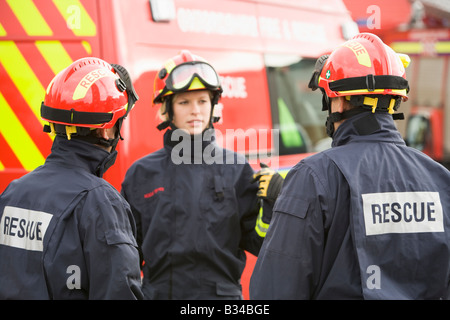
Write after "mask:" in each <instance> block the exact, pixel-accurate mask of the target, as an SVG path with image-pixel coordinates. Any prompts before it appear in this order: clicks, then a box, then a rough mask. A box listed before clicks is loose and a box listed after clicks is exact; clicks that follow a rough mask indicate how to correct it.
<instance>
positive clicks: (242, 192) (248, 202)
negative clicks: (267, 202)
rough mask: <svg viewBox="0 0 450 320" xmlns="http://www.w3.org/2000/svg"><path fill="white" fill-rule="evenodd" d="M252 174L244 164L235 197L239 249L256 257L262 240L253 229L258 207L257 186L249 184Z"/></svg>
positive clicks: (247, 165)
mask: <svg viewBox="0 0 450 320" xmlns="http://www.w3.org/2000/svg"><path fill="white" fill-rule="evenodd" d="M253 173H254V171H253V169H252V168H251V167H250V165H249V164H248V163H246V164H245V166H244V170H243V171H242V172H241V176H240V178H239V181H238V182H237V184H236V196H237V198H238V207H239V211H240V216H241V242H240V247H241V248H242V249H244V250H247V251H248V252H250V253H252V254H253V255H255V256H257V255H258V253H259V250H260V248H261V245H262V242H263V240H264V238H263V237H261V236H259V235H258V233H257V232H256V229H255V227H256V223H257V218H258V214H259V208H260V206H259V202H258V198H257V196H256V193H257V192H258V184H257V183H256V182H254V183H252V182H251V181H252V179H253Z"/></svg>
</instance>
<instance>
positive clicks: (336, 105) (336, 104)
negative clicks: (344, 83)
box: [331, 97, 346, 113]
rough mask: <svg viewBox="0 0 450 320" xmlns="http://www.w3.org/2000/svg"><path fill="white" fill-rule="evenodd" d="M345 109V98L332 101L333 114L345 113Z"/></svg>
mask: <svg viewBox="0 0 450 320" xmlns="http://www.w3.org/2000/svg"><path fill="white" fill-rule="evenodd" d="M344 110H346V109H345V98H344V97H336V98H332V100H331V111H332V112H339V113H342V112H344Z"/></svg>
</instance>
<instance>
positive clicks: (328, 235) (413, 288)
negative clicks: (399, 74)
mask: <svg viewBox="0 0 450 320" xmlns="http://www.w3.org/2000/svg"><path fill="white" fill-rule="evenodd" d="M374 120H375V121H374ZM367 133H369V134H367ZM449 280H450V172H449V171H448V170H447V169H446V168H444V167H443V166H441V165H440V164H438V163H436V162H435V161H433V160H431V159H430V158H429V157H427V156H426V155H424V154H422V153H420V152H418V151H417V150H414V149H412V148H409V147H407V146H406V145H405V143H404V141H403V139H402V138H401V136H400V134H399V132H398V131H397V130H396V128H395V125H394V121H393V120H392V117H391V116H390V115H387V114H367V113H363V114H359V115H357V116H354V117H352V118H351V119H348V120H346V121H345V122H344V123H343V124H341V126H340V127H339V128H338V129H337V131H336V132H335V135H334V137H333V147H332V148H331V149H329V150H326V151H324V152H321V153H318V154H316V155H313V156H310V157H308V158H306V159H304V160H302V161H301V162H300V163H298V164H297V165H296V166H295V167H294V168H293V169H292V170H291V171H290V172H289V173H288V175H287V177H286V180H285V182H284V185H283V189H282V191H281V194H280V196H279V197H278V199H277V201H276V203H275V206H274V216H273V219H272V222H271V225H270V227H269V230H268V233H267V236H266V239H265V241H264V244H263V247H262V248H261V252H260V255H259V257H258V260H257V263H256V266H255V269H254V272H253V275H252V278H251V282H250V297H251V298H252V299H441V298H443V299H446V298H449Z"/></svg>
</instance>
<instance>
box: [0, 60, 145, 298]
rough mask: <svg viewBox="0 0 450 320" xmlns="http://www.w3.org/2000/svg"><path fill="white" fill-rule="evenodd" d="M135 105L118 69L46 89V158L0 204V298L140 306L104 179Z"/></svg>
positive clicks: (89, 68)
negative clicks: (114, 301)
mask: <svg viewBox="0 0 450 320" xmlns="http://www.w3.org/2000/svg"><path fill="white" fill-rule="evenodd" d="M137 99H138V97H137V95H136V94H135V92H134V89H133V87H132V84H131V81H130V79H129V76H128V73H127V71H126V69H125V68H123V67H122V66H119V65H110V64H108V63H106V62H105V61H103V60H101V59H98V58H94V57H89V58H82V59H79V60H77V61H75V62H73V63H72V64H71V65H69V66H68V67H67V68H66V69H64V70H62V71H61V72H60V73H58V74H57V75H56V76H55V77H54V79H53V80H52V81H51V82H50V84H49V86H48V88H47V92H46V95H45V99H44V101H43V102H42V105H41V117H42V119H43V120H44V121H48V122H49V124H48V125H45V126H44V131H46V132H51V134H53V135H56V136H55V139H54V142H53V145H52V150H51V153H50V155H49V156H48V157H47V159H46V161H45V164H44V165H42V166H40V167H38V168H36V169H35V170H34V171H32V172H31V173H29V174H27V175H25V176H23V177H21V178H20V179H17V180H15V181H13V182H11V184H10V185H9V186H8V187H7V188H6V189H5V191H4V192H3V194H2V195H1V197H0V299H27V300H28V299H33V300H34V299H38V300H41V299H42V300H45V299H142V298H143V294H142V291H141V288H140V287H141V281H140V269H139V253H138V248H137V244H136V241H135V232H136V227H135V223H134V220H133V217H132V214H131V210H130V207H129V205H128V204H127V203H126V201H125V200H124V199H123V197H122V196H121V195H120V193H119V192H118V191H117V190H116V189H114V187H113V186H111V185H110V184H109V183H108V182H106V181H105V180H104V179H103V178H102V176H103V174H104V173H105V171H106V170H107V169H108V168H109V167H110V166H111V165H112V164H113V163H114V160H115V158H116V156H117V151H116V150H115V149H116V145H117V143H118V141H119V139H120V138H121V136H120V127H121V124H122V121H123V119H124V118H125V117H126V116H127V115H128V113H129V112H130V110H131V109H132V108H133V106H134V103H135V102H136V101H137Z"/></svg>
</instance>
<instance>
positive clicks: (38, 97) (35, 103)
mask: <svg viewBox="0 0 450 320" xmlns="http://www.w3.org/2000/svg"><path fill="white" fill-rule="evenodd" d="M0 52H1V53H2V54H0V63H1V64H2V65H3V67H4V68H5V70H6V72H7V73H8V75H9V77H10V78H11V80H12V81H13V82H14V84H15V85H16V87H17V89H18V90H19V91H20V93H21V94H22V96H23V98H24V99H25V101H26V102H27V104H28V106H29V107H30V108H31V110H32V111H33V113H34V114H35V115H36V117H37V118H38V119H39V120H40V119H41V115H40V113H41V102H42V100H43V99H44V96H45V89H44V87H43V86H42V85H41V83H40V81H39V79H38V78H37V77H36V75H35V74H34V72H33V70H31V68H30V66H29V65H28V62H27V61H26V60H25V58H24V57H23V56H22V54H21V53H20V50H19V49H18V48H17V46H16V44H15V43H14V41H0ZM40 121H41V120H40ZM42 123H44V122H43V121H42Z"/></svg>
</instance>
